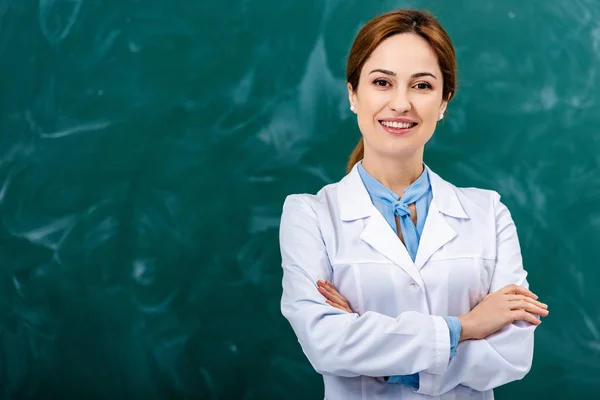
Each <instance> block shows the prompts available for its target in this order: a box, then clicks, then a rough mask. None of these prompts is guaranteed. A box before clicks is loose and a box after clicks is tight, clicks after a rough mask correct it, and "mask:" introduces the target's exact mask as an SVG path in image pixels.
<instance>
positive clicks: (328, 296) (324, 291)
mask: <svg viewBox="0 0 600 400" xmlns="http://www.w3.org/2000/svg"><path fill="white" fill-rule="evenodd" d="M317 289H318V290H319V293H321V294H322V295H323V296H325V298H326V299H327V300H331V301H333V302H336V303H337V302H338V299H337V298H336V297H335V296H334V295H333V293H330V292H329V291H327V289H325V288H324V287H322V286H319V287H318V288H317Z"/></svg>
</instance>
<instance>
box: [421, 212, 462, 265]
mask: <svg viewBox="0 0 600 400" xmlns="http://www.w3.org/2000/svg"><path fill="white" fill-rule="evenodd" d="M454 237H456V231H455V230H454V229H453V228H452V227H451V226H450V225H448V222H446V220H445V219H444V216H443V215H442V214H441V213H440V212H439V210H438V207H437V204H436V203H435V202H433V201H432V202H431V205H430V206H429V212H428V213H427V219H426V220H425V226H424V227H423V235H422V236H421V240H420V242H419V248H418V249H417V256H416V258H415V265H416V268H417V269H419V270H420V269H421V268H423V266H424V265H425V263H426V262H427V260H429V258H430V257H431V256H432V255H433V253H435V252H436V251H438V250H439V249H440V248H441V247H442V246H444V245H445V244H446V243H448V242H449V241H451V240H452V239H454Z"/></svg>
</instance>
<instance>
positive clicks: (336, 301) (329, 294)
mask: <svg viewBox="0 0 600 400" xmlns="http://www.w3.org/2000/svg"><path fill="white" fill-rule="evenodd" d="M317 289H318V290H319V293H321V294H322V295H323V296H324V297H325V298H326V299H327V300H326V301H325V302H326V303H327V304H329V305H330V306H333V307H335V308H339V309H340V310H343V311H346V312H349V313H352V309H351V308H350V304H348V300H346V298H345V297H344V296H342V295H341V294H340V292H338V291H337V289H336V288H335V286H333V284H331V282H329V281H325V282H323V281H317Z"/></svg>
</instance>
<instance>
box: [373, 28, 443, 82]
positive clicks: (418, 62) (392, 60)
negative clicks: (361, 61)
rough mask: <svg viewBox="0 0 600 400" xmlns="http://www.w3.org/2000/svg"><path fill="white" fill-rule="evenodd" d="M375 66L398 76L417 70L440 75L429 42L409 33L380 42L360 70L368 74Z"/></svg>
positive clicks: (436, 60)
mask: <svg viewBox="0 0 600 400" xmlns="http://www.w3.org/2000/svg"><path fill="white" fill-rule="evenodd" d="M375 68H381V69H387V70H390V71H393V72H395V73H396V74H397V75H398V76H399V77H401V76H403V75H405V76H410V75H412V74H414V73H417V72H431V73H433V74H434V75H435V76H437V77H440V76H441V72H440V67H439V64H438V59H437V56H436V54H435V53H434V51H433V49H432V48H431V46H430V45H429V43H427V41H426V40H425V39H423V38H422V37H420V36H418V35H415V34H411V33H402V34H398V35H394V36H391V37H389V38H387V39H385V40H384V41H383V42H381V43H380V44H379V46H377V48H375V50H374V51H373V53H371V56H370V57H369V59H368V60H367V62H365V65H364V66H363V69H362V72H365V71H366V74H368V73H369V72H370V71H371V70H373V69H375ZM361 75H362V74H361Z"/></svg>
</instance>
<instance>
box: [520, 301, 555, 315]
mask: <svg viewBox="0 0 600 400" xmlns="http://www.w3.org/2000/svg"><path fill="white" fill-rule="evenodd" d="M511 304H514V306H513V308H512V309H513V310H524V311H527V312H529V313H531V314H535V315H539V316H541V317H547V316H548V314H549V312H548V310H546V309H545V308H541V307H538V306H536V305H534V304H531V303H530V302H528V301H513V302H512V303H511Z"/></svg>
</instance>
